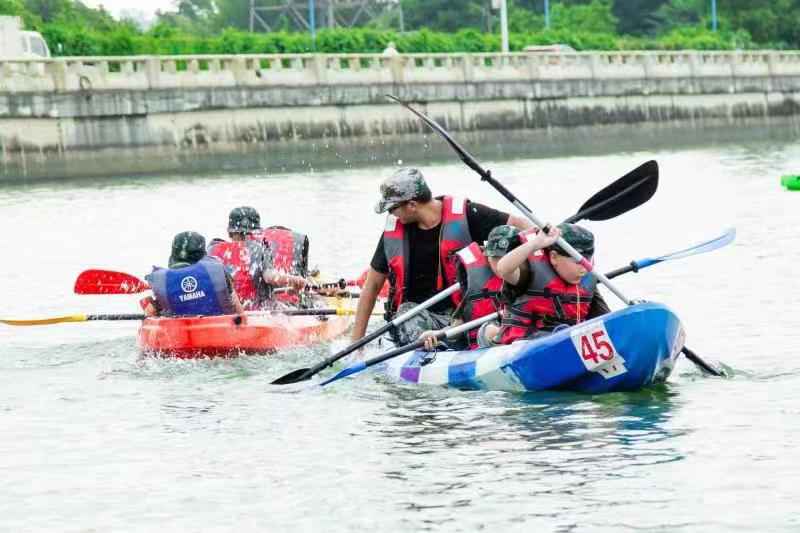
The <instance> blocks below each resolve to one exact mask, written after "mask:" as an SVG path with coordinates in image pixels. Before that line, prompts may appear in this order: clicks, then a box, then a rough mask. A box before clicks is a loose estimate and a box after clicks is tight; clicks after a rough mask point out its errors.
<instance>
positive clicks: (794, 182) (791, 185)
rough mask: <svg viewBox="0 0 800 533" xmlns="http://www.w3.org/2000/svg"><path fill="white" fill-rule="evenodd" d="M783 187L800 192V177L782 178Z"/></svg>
mask: <svg viewBox="0 0 800 533" xmlns="http://www.w3.org/2000/svg"><path fill="white" fill-rule="evenodd" d="M781 185H783V186H784V187H786V188H787V189H789V190H790V191H800V175H797V174H795V175H786V176H781Z"/></svg>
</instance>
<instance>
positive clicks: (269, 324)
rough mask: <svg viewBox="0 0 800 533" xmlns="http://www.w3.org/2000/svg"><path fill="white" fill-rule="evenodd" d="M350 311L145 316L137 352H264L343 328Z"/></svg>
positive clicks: (210, 354)
mask: <svg viewBox="0 0 800 533" xmlns="http://www.w3.org/2000/svg"><path fill="white" fill-rule="evenodd" d="M352 322H353V317H352V316H336V315H333V316H286V315H275V314H265V313H257V312H253V313H247V314H245V315H244V316H241V317H240V316H239V315H223V316H209V317H186V318H161V317H160V318H147V319H145V320H144V321H143V322H142V326H141V328H139V337H138V344H139V348H140V349H141V350H142V353H145V354H149V355H159V356H164V357H177V358H181V359H194V358H199V357H235V356H237V355H240V354H265V353H271V352H274V351H275V350H278V349H281V348H289V347H293V346H307V345H309V344H313V343H315V342H321V341H327V340H330V339H333V338H335V337H338V336H339V335H341V334H343V333H344V332H345V331H346V330H347V329H348V328H349V327H350V325H351V324H352Z"/></svg>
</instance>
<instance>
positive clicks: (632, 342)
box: [384, 302, 685, 394]
mask: <svg viewBox="0 0 800 533" xmlns="http://www.w3.org/2000/svg"><path fill="white" fill-rule="evenodd" d="M684 340H685V333H684V331H683V326H682V325H681V322H680V320H678V317H677V316H676V315H675V313H673V312H672V311H670V309H669V308H667V307H666V306H664V305H661V304H656V303H649V302H648V303H642V304H638V305H634V306H630V307H627V308H625V309H621V310H619V311H615V312H613V313H609V314H607V315H603V316H601V317H598V318H595V319H592V320H588V321H586V322H583V323H581V324H578V325H577V326H572V327H569V328H564V329H562V330H560V331H557V332H555V333H553V334H552V335H548V336H546V337H542V338H538V339H534V340H523V341H518V342H515V343H513V344H510V345H505V346H497V347H492V348H483V349H479V350H472V351H440V352H434V353H430V352H424V351H416V352H413V353H411V354H407V355H401V356H398V357H397V358H395V359H392V360H390V361H389V362H387V364H386V365H385V367H384V372H385V373H386V374H387V375H388V376H389V377H391V378H394V379H397V380H398V381H400V382H404V383H418V384H425V385H445V386H448V387H454V388H457V389H485V390H502V391H515V392H526V391H541V390H570V391H576V392H585V393H591V394H595V393H602V392H615V391H631V390H637V389H640V388H642V387H645V386H647V385H650V384H653V383H659V382H663V381H665V380H666V379H667V377H669V375H670V373H671V372H672V368H673V367H674V366H675V360H676V358H677V357H678V354H679V353H680V351H681V348H683V343H684Z"/></svg>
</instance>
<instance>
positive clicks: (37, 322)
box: [0, 307, 383, 326]
mask: <svg viewBox="0 0 800 533" xmlns="http://www.w3.org/2000/svg"><path fill="white" fill-rule="evenodd" d="M249 314H250V315H261V314H263V315H270V316H273V315H286V316H332V315H335V316H350V315H354V314H356V311H355V310H354V309H343V308H341V307H339V308H331V309H286V310H276V311H263V312H259V311H254V312H251V313H249ZM373 314H375V315H378V314H381V315H382V314H383V313H373ZM145 318H147V317H146V316H145V315H142V314H135V315H112V314H105V315H80V314H78V315H65V316H56V317H50V318H34V319H28V320H19V319H11V318H0V323H3V324H8V325H9V326H47V325H50V324H62V323H65V322H90V321H94V320H144V319H145Z"/></svg>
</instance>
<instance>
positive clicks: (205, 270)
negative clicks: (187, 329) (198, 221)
mask: <svg viewBox="0 0 800 533" xmlns="http://www.w3.org/2000/svg"><path fill="white" fill-rule="evenodd" d="M168 264H169V268H155V269H154V270H153V272H151V273H150V274H148V275H147V276H145V279H146V280H147V282H148V283H149V284H150V288H151V289H152V290H153V295H154V297H148V298H145V300H144V301H143V305H142V307H143V308H144V311H145V314H146V315H147V316H215V315H230V314H241V313H243V312H244V308H243V307H242V304H241V303H240V302H239V298H238V296H237V295H236V291H235V290H234V288H233V281H232V280H231V278H230V276H228V274H227V273H226V272H225V267H224V266H223V265H222V263H221V262H219V261H218V260H217V259H216V258H213V257H209V256H208V255H206V239H205V237H203V236H202V235H200V234H199V233H197V232H194V231H184V232H181V233H178V234H177V235H175V238H174V239H173V240H172V253H171V254H170V256H169V262H168Z"/></svg>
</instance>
